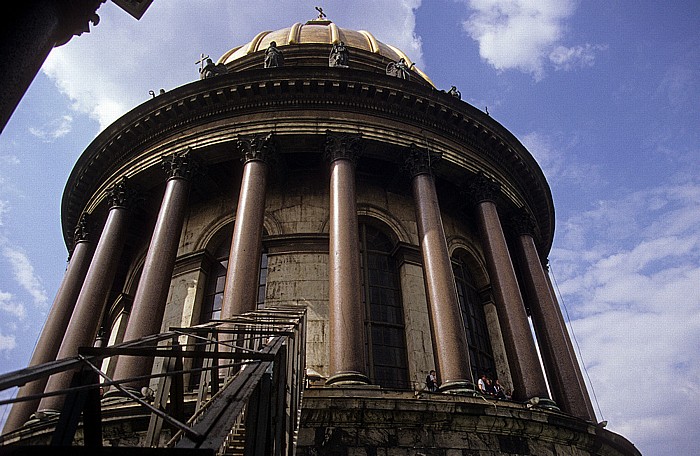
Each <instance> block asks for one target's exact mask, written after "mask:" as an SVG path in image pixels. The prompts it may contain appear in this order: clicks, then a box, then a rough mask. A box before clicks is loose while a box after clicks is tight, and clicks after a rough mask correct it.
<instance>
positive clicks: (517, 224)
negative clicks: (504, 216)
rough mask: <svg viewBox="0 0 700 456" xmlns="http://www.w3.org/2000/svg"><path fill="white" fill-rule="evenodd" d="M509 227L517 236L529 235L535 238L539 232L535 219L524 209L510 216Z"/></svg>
mask: <svg viewBox="0 0 700 456" xmlns="http://www.w3.org/2000/svg"><path fill="white" fill-rule="evenodd" d="M508 225H509V227H510V228H511V229H512V230H513V233H514V234H516V235H522V234H527V235H530V236H532V237H535V234H536V231H537V222H536V221H535V217H533V216H532V214H530V212H529V211H528V210H527V209H525V208H524V207H521V208H520V209H518V210H517V211H515V213H513V214H512V215H511V216H510V218H509V219H508Z"/></svg>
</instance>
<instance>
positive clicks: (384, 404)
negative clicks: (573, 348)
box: [297, 388, 641, 456]
mask: <svg viewBox="0 0 700 456" xmlns="http://www.w3.org/2000/svg"><path fill="white" fill-rule="evenodd" d="M297 454H298V455H300V456H307V455H315V454H342V455H346V454H347V455H370V454H372V455H389V454H390V455H401V456H404V455H405V456H409V455H411V456H413V455H419V454H423V455H441V456H442V455H445V456H452V455H464V454H469V455H472V456H477V455H496V454H533V455H534V454H537V455H544V454H556V455H560V456H561V455H572V456H573V455H576V456H583V455H602V454H604V455H626V456H627V455H634V456H636V455H641V453H640V452H639V451H638V450H637V449H636V448H635V447H634V445H633V444H632V443H630V442H629V441H627V440H626V439H625V438H624V437H622V436H620V435H618V434H615V433H613V432H610V431H607V430H605V429H603V428H601V427H598V426H596V425H594V424H593V423H590V422H587V421H584V420H580V419H577V418H574V417H572V416H570V415H565V414H562V413H559V412H555V411H547V410H542V409H539V408H532V407H529V406H528V405H526V404H522V403H517V402H510V401H495V400H485V399H483V398H473V397H455V396H452V395H444V394H434V393H425V392H422V393H403V392H395V391H387V390H379V391H377V390H376V389H369V388H367V389H362V388H345V389H343V388H333V389H330V388H316V389H315V388H312V389H309V390H307V391H306V392H305V393H304V402H303V408H302V415H301V428H300V430H299V440H298V445H297Z"/></svg>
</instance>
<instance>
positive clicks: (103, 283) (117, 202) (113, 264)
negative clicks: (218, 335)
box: [39, 178, 135, 410]
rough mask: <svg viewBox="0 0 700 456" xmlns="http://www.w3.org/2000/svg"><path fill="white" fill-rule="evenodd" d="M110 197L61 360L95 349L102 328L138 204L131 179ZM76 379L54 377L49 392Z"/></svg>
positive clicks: (57, 400) (51, 406) (48, 402)
mask: <svg viewBox="0 0 700 456" xmlns="http://www.w3.org/2000/svg"><path fill="white" fill-rule="evenodd" d="M107 198H108V204H109V206H110V210H109V214H108V215H107V221H106V222H105V227H104V229H103V230H102V235H101V236H100V240H99V241H98V242H97V247H96V248H95V254H94V256H93V259H92V262H91V263H90V268H89V269H88V271H87V275H86V276H85V282H84V283H83V287H82V289H81V290H80V294H79V295H78V299H77V302H76V304H75V310H74V311H73V315H72V317H71V319H70V323H69V324H68V328H67V329H66V334H65V336H64V338H63V343H62V344H61V348H60V349H59V351H58V356H57V359H62V358H69V357H73V356H77V354H78V348H80V347H88V346H92V344H93V342H94V340H95V336H96V335H97V330H98V329H99V327H100V319H101V317H102V313H103V311H104V307H105V304H106V301H107V298H108V296H109V291H110V288H111V287H112V282H113V280H114V274H115V273H116V270H117V267H118V265H119V258H120V256H121V252H122V249H123V247H124V241H125V240H126V233H127V229H128V220H129V206H131V205H132V204H133V202H134V199H135V192H134V190H133V189H131V188H130V187H129V186H128V183H127V179H126V178H122V180H121V181H120V182H119V183H118V184H116V185H115V186H114V187H112V188H111V189H110V190H109V192H108V195H107ZM72 376H73V372H72V371H67V372H62V373H60V374H56V375H52V376H51V377H50V378H49V381H48V384H47V386H46V392H52V391H58V390H62V389H65V388H68V387H69V386H70V383H71V378H72ZM63 400H64V397H63V396H52V397H45V398H43V399H42V400H41V403H40V404H39V410H60V409H61V407H62V406H63Z"/></svg>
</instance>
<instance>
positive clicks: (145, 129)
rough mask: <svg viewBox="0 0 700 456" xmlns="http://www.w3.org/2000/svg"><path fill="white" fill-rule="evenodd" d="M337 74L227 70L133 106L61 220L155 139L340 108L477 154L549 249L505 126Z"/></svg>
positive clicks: (547, 225)
mask: <svg viewBox="0 0 700 456" xmlns="http://www.w3.org/2000/svg"><path fill="white" fill-rule="evenodd" d="M331 71H333V70H331ZM344 73H346V75H345V76H344V77H343V78H341V77H340V76H336V75H334V74H329V75H326V76H324V77H319V75H315V76H314V77H310V76H309V75H308V72H307V70H305V69H303V68H291V67H290V68H284V69H282V68H280V69H278V72H276V75H275V78H274V80H271V79H270V74H265V75H264V76H261V75H259V74H257V73H255V72H250V73H248V72H240V73H232V74H228V75H226V76H222V77H221V78H212V79H210V80H206V81H199V82H198V84H190V85H186V86H183V87H179V88H177V89H173V90H171V91H168V92H167V93H166V94H164V95H162V96H160V97H156V98H155V99H153V100H149V101H147V102H146V103H144V104H142V105H140V106H138V107H136V108H135V109H134V110H132V111H131V112H129V113H127V115H126V117H127V118H129V119H131V121H129V122H128V123H127V124H126V126H124V124H120V125H121V126H117V125H116V124H114V125H112V126H110V127H108V128H107V129H106V130H105V131H104V132H102V133H101V134H100V135H99V136H98V138H97V139H96V140H95V141H93V143H92V144H90V146H88V148H87V149H86V151H85V152H84V153H83V155H82V156H81V157H80V158H79V160H78V164H77V165H76V167H75V168H74V170H73V173H72V174H71V177H70V178H69V181H68V184H67V186H66V192H65V195H64V199H63V214H64V219H65V220H64V226H73V224H75V221H76V220H77V218H78V217H79V215H80V213H81V211H82V210H84V208H85V207H86V202H85V199H87V198H89V197H90V195H91V194H92V193H94V192H95V191H96V189H97V188H98V186H99V183H100V182H103V181H104V179H105V178H106V176H108V175H109V173H110V172H112V170H113V166H114V165H115V164H117V163H122V162H123V161H124V160H126V159H127V158H129V157H131V156H132V155H133V154H135V153H137V152H139V151H141V150H144V148H146V147H149V146H150V145H153V144H155V143H157V142H158V141H159V140H161V139H162V138H167V137H170V136H171V135H174V134H178V132H181V131H183V130H185V129H188V128H193V127H196V126H200V125H204V124H206V123H210V122H211V123H215V122H216V121H218V120H222V119H227V118H233V117H238V116H249V115H251V114H252V113H256V112H260V113H265V112H270V111H271V110H274V111H275V112H280V111H287V110H292V111H298V110H300V109H322V110H326V109H330V110H334V109H335V110H343V111H345V112H346V113H347V117H348V119H350V118H351V117H352V116H353V114H356V113H362V114H363V115H372V116H375V117H376V118H377V119H378V120H379V119H381V118H389V117H391V118H394V119H396V120H397V121H401V122H404V123H406V124H411V125H413V126H414V127H415V128H422V129H428V130H431V131H435V133H436V134H442V135H445V136H446V137H448V138H451V139H452V140H454V141H455V142H456V143H458V144H461V145H462V147H464V148H465V149H470V150H471V151H473V152H474V153H475V154H477V155H478V156H480V157H483V158H484V159H485V160H486V161H487V162H488V163H490V164H492V165H493V166H494V167H496V168H498V169H499V170H501V171H502V172H503V176H502V177H503V178H504V179H507V180H508V182H511V183H512V185H513V186H514V188H515V190H516V192H517V193H518V194H519V195H521V196H522V197H523V198H524V200H525V204H526V205H527V207H529V208H531V209H532V211H533V214H534V215H535V216H536V217H537V220H538V224H539V225H540V228H541V230H542V233H543V239H544V241H543V242H545V245H543V246H542V248H543V250H544V251H546V250H548V248H549V244H550V243H551V237H552V235H553V230H554V215H553V214H554V209H553V205H552V202H551V195H550V192H549V187H548V185H547V183H546V181H545V180H544V176H543V175H542V173H541V172H540V171H539V168H537V165H536V163H535V162H534V160H533V159H532V158H531V157H530V155H529V154H528V153H527V151H526V150H525V149H524V148H523V146H522V145H521V144H520V142H519V141H518V140H517V139H516V138H515V137H514V136H513V135H512V134H511V133H510V132H508V131H507V130H505V128H504V127H503V126H501V125H500V124H499V123H498V122H496V121H495V120H493V119H492V118H490V117H488V116H486V115H485V114H484V113H483V112H481V111H479V110H478V109H476V108H474V107H472V106H470V105H468V104H467V103H464V102H461V101H459V100H456V99H455V98H454V97H452V96H450V95H448V94H447V93H442V92H439V91H435V90H434V89H433V90H432V91H431V92H426V88H425V87H423V86H420V85H418V84H410V83H409V84H405V83H404V81H399V80H394V78H386V77H385V76H383V75H374V74H370V73H367V72H361V71H359V70H353V69H347V71H346V72H344ZM339 122H340V121H339ZM347 122H350V120H348V121H347ZM398 139H399V138H395V140H397V141H398ZM387 140H389V141H391V140H392V139H391V138H387ZM446 158H447V157H445V159H446ZM457 166H459V165H457ZM71 231H72V230H65V231H64V237H65V238H66V240H69V239H70V238H71V237H72V232H71Z"/></svg>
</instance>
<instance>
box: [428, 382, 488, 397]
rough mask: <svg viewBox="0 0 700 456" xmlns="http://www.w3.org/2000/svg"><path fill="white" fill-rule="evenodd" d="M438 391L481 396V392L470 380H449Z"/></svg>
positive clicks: (457, 394)
mask: <svg viewBox="0 0 700 456" xmlns="http://www.w3.org/2000/svg"><path fill="white" fill-rule="evenodd" d="M438 392H439V393H444V394H454V395H456V396H471V397H476V396H479V392H478V391H477V390H476V389H475V388H474V384H473V383H472V382H470V381H469V380H448V381H446V382H445V383H443V384H442V385H440V386H439V387H438Z"/></svg>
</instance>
